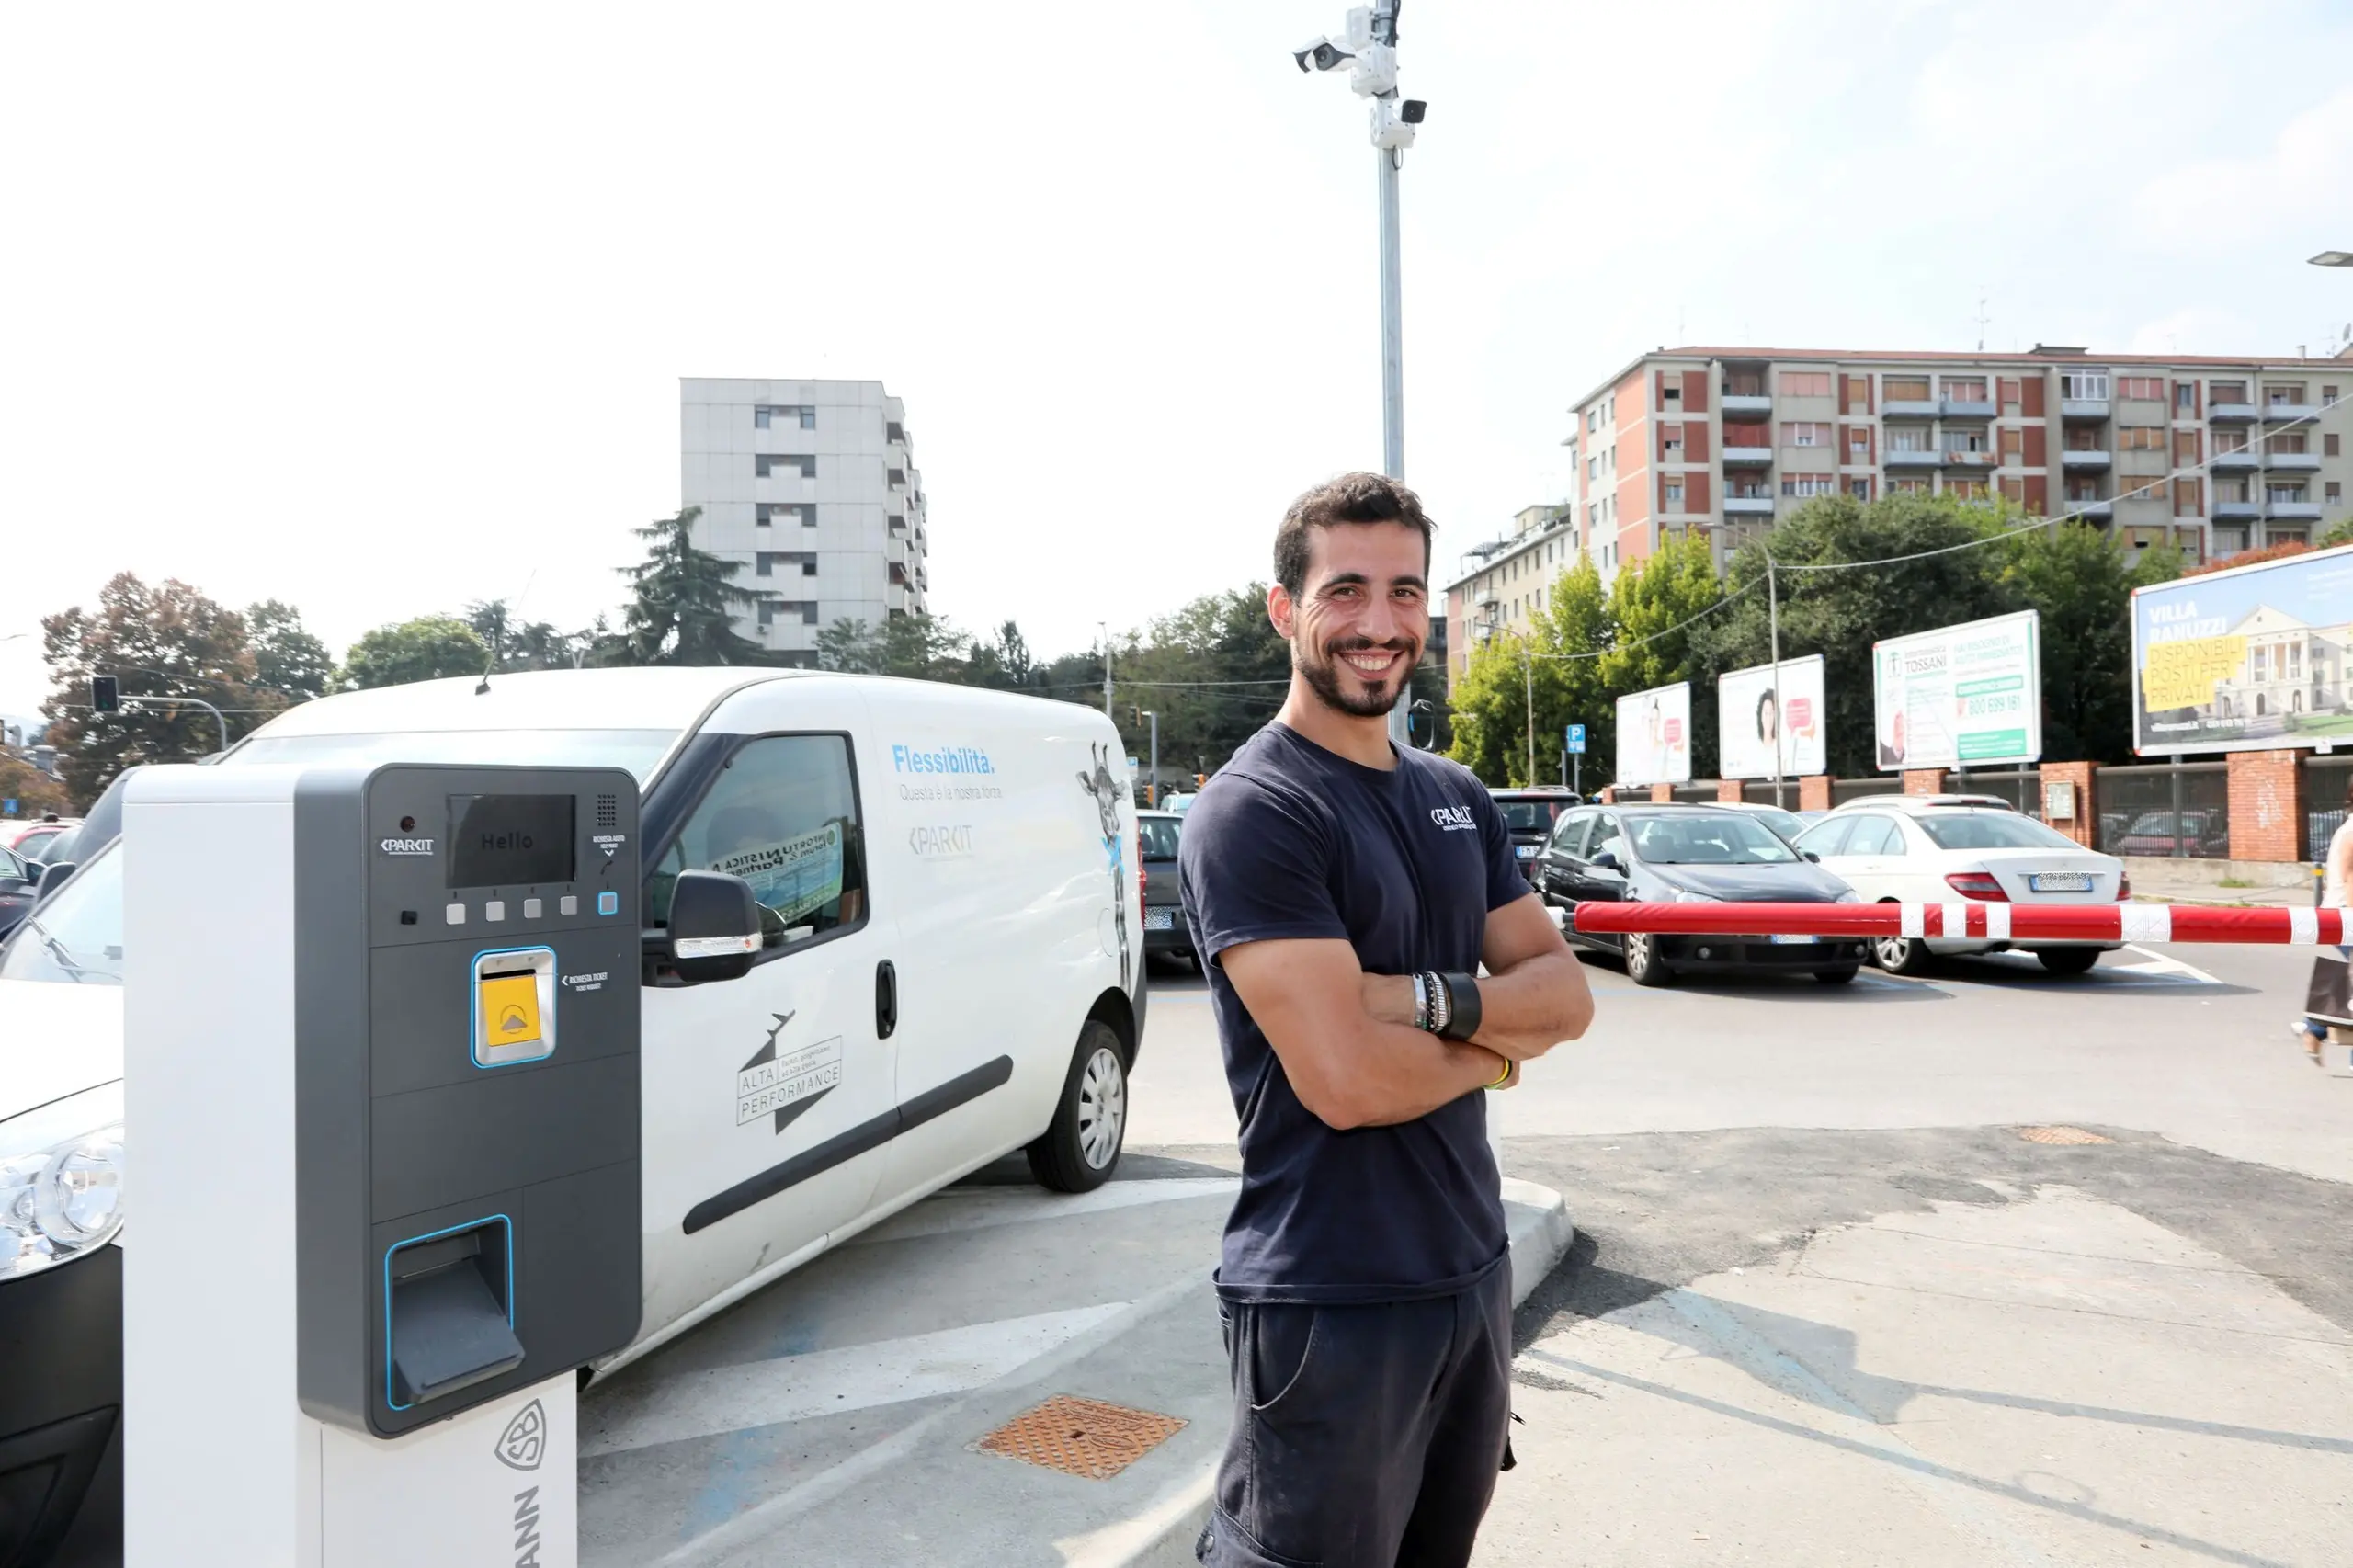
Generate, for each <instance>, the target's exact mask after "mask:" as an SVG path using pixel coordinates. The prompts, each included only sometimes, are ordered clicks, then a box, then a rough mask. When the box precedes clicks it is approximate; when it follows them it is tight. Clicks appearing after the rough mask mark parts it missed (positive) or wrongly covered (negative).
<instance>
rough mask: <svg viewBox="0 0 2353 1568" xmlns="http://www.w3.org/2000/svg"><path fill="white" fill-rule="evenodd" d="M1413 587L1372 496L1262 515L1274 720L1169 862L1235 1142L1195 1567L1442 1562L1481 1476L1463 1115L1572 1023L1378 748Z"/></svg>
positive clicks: (1481, 864)
mask: <svg viewBox="0 0 2353 1568" xmlns="http://www.w3.org/2000/svg"><path fill="white" fill-rule="evenodd" d="M1429 559H1430V523H1429V519H1428V518H1427V517H1425V516H1424V515H1423V512H1422V506H1421V501H1420V499H1419V498H1418V497H1417V496H1415V494H1414V493H1413V492H1412V491H1411V490H1408V489H1406V488H1405V487H1404V485H1402V484H1400V483H1396V482H1395V481H1393V480H1389V479H1384V478H1381V476H1380V475H1378V474H1370V473H1351V474H1345V475H1343V476H1341V477H1340V478H1338V479H1336V480H1333V481H1332V482H1330V483H1327V484H1323V485H1319V486H1318V487H1316V488H1315V489H1313V490H1311V491H1309V492H1308V493H1307V494H1304V495H1302V496H1301V497H1300V498H1299V499H1298V500H1297V501H1295V502H1293V503H1292V504H1291V506H1290V511H1289V512H1287V513H1286V514H1285V515H1284V517H1283V521H1282V526H1281V527H1280V528H1279V529H1278V530H1277V532H1276V535H1275V578H1276V585H1275V586H1274V587H1272V588H1270V589H1269V590H1267V615H1268V617H1269V618H1270V619H1272V620H1273V622H1274V626H1275V630H1276V631H1278V632H1279V633H1280V634H1281V635H1282V636H1283V637H1284V638H1285V639H1286V640H1288V641H1289V642H1290V647H1291V681H1290V694H1289V696H1288V697H1287V698H1286V699H1285V700H1284V702H1283V706H1282V710H1281V711H1280V712H1279V713H1277V714H1276V715H1275V718H1274V721H1273V722H1271V723H1269V724H1268V725H1267V727H1266V728H1265V729H1263V730H1261V731H1259V732H1258V733H1256V735H1254V736H1252V737H1251V738H1250V739H1249V740H1248V741H1247V742H1245V744H1243V746H1242V747H1241V749H1239V750H1238V751H1236V752H1235V753H1234V754H1233V760H1232V761H1230V762H1228V763H1227V764H1226V765H1225V767H1223V768H1222V769H1221V770H1220V771H1219V772H1218V774H1217V776H1216V777H1215V778H1211V780H1210V781H1209V784H1208V785H1207V787H1206V788H1204V789H1203V790H1202V791H1201V794H1200V798H1199V800H1198V801H1195V802H1194V804H1193V807H1192V810H1191V812H1189V814H1188V818H1187V822H1186V826H1185V835H1184V839H1183V842H1182V845H1181V846H1180V848H1179V851H1178V854H1179V858H1180V862H1181V869H1182V876H1183V882H1184V903H1185V908H1186V910H1187V917H1188V920H1189V921H1190V923H1191V926H1192V932H1193V944H1194V947H1193V950H1194V951H1195V952H1197V953H1199V954H1200V955H1201V956H1202V958H1203V960H1205V965H1206V972H1207V974H1208V976H1209V983H1210V991H1211V1000H1212V1002H1213V1004H1214V1006H1215V1008H1216V1013H1217V1024H1218V1037H1219V1040H1220V1041H1221V1042H1222V1045H1223V1047H1224V1051H1225V1067H1226V1078H1227V1081H1228V1084H1229V1085H1230V1086H1231V1088H1232V1090H1233V1103H1234V1108H1235V1110H1236V1112H1237V1113H1238V1115H1239V1116H1240V1118H1241V1122H1242V1129H1241V1143H1242V1190H1241V1193H1240V1195H1239V1196H1238V1197H1237V1198H1236V1199H1235V1201H1234V1206H1233V1214H1232V1216H1231V1217H1230V1218H1229V1219H1228V1220H1227V1221H1226V1229H1225V1242H1224V1248H1223V1256H1222V1260H1221V1263H1220V1266H1219V1269H1218V1281H1217V1282H1218V1296H1219V1311H1220V1314H1221V1316H1222V1318H1223V1320H1224V1324H1225V1334H1226V1349H1227V1354H1228V1357H1229V1358H1230V1360H1231V1362H1232V1373H1233V1434H1232V1436H1231V1437H1230V1438H1229V1439H1228V1441H1227V1445H1226V1450H1225V1457H1224V1460H1222V1463H1221V1464H1220V1466H1219V1470H1218V1477H1217V1490H1216V1499H1215V1507H1214V1510H1213V1512H1212V1514H1211V1520H1210V1525H1209V1528H1207V1529H1206V1530H1204V1531H1203V1532H1202V1535H1201V1539H1200V1543H1199V1558H1200V1560H1201V1561H1202V1562H1209V1563H1215V1564H1222V1565H1234V1568H1282V1565H1284V1564H1292V1563H1302V1562H1313V1563H1320V1564H1324V1565H1326V1568H1395V1565H1397V1564H1412V1565H1414V1568H1447V1565H1451V1564H1461V1563H1464V1562H1469V1560H1470V1556H1471V1548H1472V1541H1473V1540H1474V1539H1475V1538H1476V1536H1477V1534H1478V1530H1479V1520H1480V1518H1481V1517H1482V1516H1483V1514H1484V1513H1485V1512H1486V1507H1487V1500H1488V1497H1489V1496H1490V1495H1491V1494H1492V1493H1493V1491H1494V1489H1495V1471H1496V1470H1497V1468H1498V1466H1499V1465H1500V1464H1501V1462H1502V1461H1503V1459H1504V1456H1505V1450H1506V1444H1505V1436H1506V1424H1507V1422H1508V1420H1509V1415H1510V1376H1511V1279H1510V1267H1511V1266H1510V1259H1509V1256H1508V1251H1507V1247H1506V1237H1505V1233H1504V1215H1503V1203H1502V1198H1501V1194H1500V1190H1499V1185H1500V1173H1498V1172H1497V1170H1496V1169H1495V1156H1494V1153H1493V1152H1492V1149H1491V1148H1490V1145H1489V1143H1488V1141H1487V1119H1486V1091H1489V1090H1495V1089H1504V1088H1508V1087H1510V1086H1511V1085H1513V1084H1515V1083H1517V1082H1518V1076H1519V1072H1520V1063H1521V1062H1527V1061H1529V1060H1531V1059H1533V1058H1535V1057H1538V1056H1541V1055H1542V1054H1543V1053H1544V1052H1545V1051H1549V1050H1550V1049H1551V1048H1552V1045H1553V1044H1554V1043H1555V1042H1556V1041H1559V1040H1572V1039H1574V1038H1575V1037H1577V1036H1578V1035H1580V1034H1582V1033H1583V1032H1584V1031H1585V1028H1586V1024H1587V1023H1588V1022H1589V1021H1590V1020H1591V1018H1592V1016H1593V999H1592V997H1591V995H1590V994H1588V993H1587V991H1586V983H1585V975H1584V971H1583V970H1582V969H1580V968H1579V966H1578V964H1577V961H1576V960H1575V959H1574V958H1573V957H1571V956H1570V954H1569V951H1568V948H1567V946H1566V944H1564V943H1563V941H1562V939H1561V936H1560V933H1559V932H1558V931H1556V930H1555V929H1554V928H1553V926H1552V920H1551V918H1550V917H1549V916H1548V915H1546V914H1545V911H1544V908H1543V906H1542V905H1541V904H1540V903H1539V902H1538V901H1537V899H1536V897H1535V895H1534V894H1533V893H1532V892H1529V886H1528V881H1527V879H1526V878H1525V877H1523V876H1522V875H1521V874H1520V871H1519V869H1518V864H1517V863H1516V862H1515V860H1514V859H1513V857H1512V846H1511V835H1510V834H1509V832H1508V831H1507V830H1506V826H1505V823H1504V819H1503V816H1502V813H1501V812H1498V811H1497V810H1496V809H1495V801H1494V800H1493V799H1492V798H1491V797H1490V796H1489V795H1488V793H1487V791H1486V790H1485V789H1484V788H1483V786H1481V784H1480V783H1479V781H1478V779H1477V778H1473V777H1472V775H1471V773H1470V772H1469V771H1468V770H1466V769H1464V768H1462V767H1459V766H1458V765H1456V764H1454V763H1452V762H1449V761H1447V760H1445V759H1443V758H1440V757H1436V756H1430V755H1429V754H1427V753H1426V752H1419V751H1414V750H1411V749H1404V750H1401V749H1399V748H1397V747H1394V746H1392V744H1390V740H1389V734H1388V726H1387V724H1386V722H1385V718H1386V715H1387V714H1388V712H1389V710H1391V709H1392V708H1393V707H1394V706H1396V704H1397V702H1398V700H1399V699H1400V698H1401V697H1402V695H1403V694H1404V691H1405V689H1406V686H1407V681H1408V677H1409V676H1410V673H1411V671H1412V670H1413V667H1414V665H1415V663H1416V662H1418V661H1419V660H1420V658H1421V655H1422V647H1423V643H1424V642H1425V641H1426V640H1427V636H1428V632H1429V582H1428V578H1429ZM1482 964H1484V966H1485V968H1486V971H1487V972H1486V974H1485V975H1484V976H1483V977H1482V976H1480V975H1479V974H1478V972H1477V971H1479V969H1480V967H1481V965H1482Z"/></svg>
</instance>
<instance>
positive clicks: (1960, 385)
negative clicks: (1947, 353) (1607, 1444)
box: [1945, 376, 1985, 403]
mask: <svg viewBox="0 0 2353 1568" xmlns="http://www.w3.org/2000/svg"><path fill="white" fill-rule="evenodd" d="M1945 401H1946V402H1947V403H1984V401H1985V378H1984V377H1983V376H1947V377H1946V378H1945Z"/></svg>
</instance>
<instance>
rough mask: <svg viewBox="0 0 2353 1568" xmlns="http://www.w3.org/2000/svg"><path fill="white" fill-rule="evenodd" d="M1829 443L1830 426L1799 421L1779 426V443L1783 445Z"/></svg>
mask: <svg viewBox="0 0 2353 1568" xmlns="http://www.w3.org/2000/svg"><path fill="white" fill-rule="evenodd" d="M1829 444H1830V426H1827V425H1822V424H1814V423H1809V422H1804V421H1801V422H1798V423H1795V424H1784V425H1783V426H1781V445H1783V446H1785V447H1826V446H1828V445H1829Z"/></svg>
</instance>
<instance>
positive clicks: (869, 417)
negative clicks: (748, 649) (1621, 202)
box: [678, 377, 930, 665]
mask: <svg viewBox="0 0 2353 1568" xmlns="http://www.w3.org/2000/svg"><path fill="white" fill-rule="evenodd" d="M678 386H679V391H678V404H679V408H678V412H679V452H680V468H681V474H680V488H681V493H682V494H683V495H684V497H685V500H686V504H687V505H688V506H699V507H701V508H702V516H701V517H699V518H698V519H697V520H696V523H695V543H696V544H697V546H698V547H699V548H701V549H704V550H708V551H711V552H712V553H713V554H715V555H719V556H722V557H725V558H726V559H728V560H731V561H740V562H743V563H744V568H745V569H744V570H743V571H742V572H741V573H739V574H737V575H736V578H735V581H736V583H737V584H738V585H741V586H743V587H745V588H747V589H750V590H751V591H753V592H755V593H757V594H760V595H762V596H764V597H763V602H762V603H761V604H760V605H759V606H758V607H757V608H751V609H745V610H744V611H743V612H741V613H740V614H739V616H738V618H737V620H736V630H737V631H740V632H742V633H743V634H744V635H745V636H746V637H749V638H751V639H753V640H754V641H755V642H759V643H760V644H761V645H762V646H763V647H766V648H767V649H769V650H771V651H772V652H774V653H776V654H777V655H779V659H780V660H781V661H782V662H784V663H788V664H803V665H807V664H814V663H815V662H816V651H817V633H818V631H820V630H821V629H823V628H824V627H827V626H830V625H832V624H833V623H834V622H835V621H836V620H840V619H851V620H862V621H866V622H868V623H869V624H870V625H878V626H879V625H881V623H882V622H883V621H884V620H886V619H890V618H891V617H892V616H897V615H907V614H911V613H921V612H923V611H924V610H926V608H928V603H929V601H928V594H929V589H930V583H929V580H928V574H927V571H926V564H925V563H926V559H927V557H928V555H929V539H928V535H927V534H926V528H925V506H924V494H923V475H922V474H921V472H918V471H917V470H916V468H915V446H914V442H913V441H912V439H911V438H910V437H909V436H908V434H907V415H906V409H905V406H904V404H902V403H900V401H899V400H898V399H897V398H895V397H892V395H891V394H890V393H889V392H885V391H884V390H883V388H882V383H881V382H880V381H756V380H748V379H719V378H696V377H688V378H686V379H683V380H682V381H680V382H679V383H678Z"/></svg>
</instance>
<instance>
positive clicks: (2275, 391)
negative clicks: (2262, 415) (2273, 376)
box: [2263, 381, 2304, 408]
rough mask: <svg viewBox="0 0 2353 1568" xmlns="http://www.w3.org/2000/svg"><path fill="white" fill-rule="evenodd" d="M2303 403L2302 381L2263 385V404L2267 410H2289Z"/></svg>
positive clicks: (2265, 383)
mask: <svg viewBox="0 0 2353 1568" xmlns="http://www.w3.org/2000/svg"><path fill="white" fill-rule="evenodd" d="M2303 401H2304V383H2303V382H2302V381H2266V382H2264V383H2263V403H2264V406H2265V407H2267V408H2290V407H2292V406H2294V405H2295V404H2297V403H2302V402H2303Z"/></svg>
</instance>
